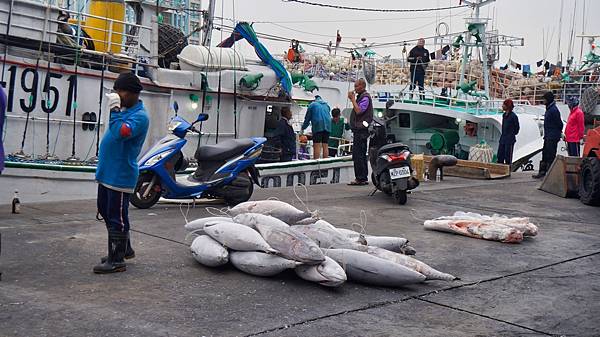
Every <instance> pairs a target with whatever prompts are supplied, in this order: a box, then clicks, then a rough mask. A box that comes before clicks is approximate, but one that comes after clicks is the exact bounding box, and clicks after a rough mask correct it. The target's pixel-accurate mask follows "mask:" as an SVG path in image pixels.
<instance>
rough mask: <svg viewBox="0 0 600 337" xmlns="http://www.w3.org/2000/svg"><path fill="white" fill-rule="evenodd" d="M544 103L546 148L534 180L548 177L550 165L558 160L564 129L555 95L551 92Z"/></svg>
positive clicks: (547, 93) (543, 150)
mask: <svg viewBox="0 0 600 337" xmlns="http://www.w3.org/2000/svg"><path fill="white" fill-rule="evenodd" d="M544 103H545V104H546V112H545V113H544V148H543V149H542V161H541V162H540V170H539V171H538V173H537V174H536V175H534V176H533V178H534V179H540V178H543V177H544V176H546V172H547V171H548V169H549V168H550V165H552V162H554V158H556V148H557V146H558V141H559V140H560V137H561V135H562V129H563V122H562V119H561V117H560V111H559V110H558V108H557V107H556V102H555V101H554V94H553V93H552V92H551V91H548V92H546V93H545V94H544Z"/></svg>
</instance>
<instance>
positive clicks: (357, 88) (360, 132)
mask: <svg viewBox="0 0 600 337" xmlns="http://www.w3.org/2000/svg"><path fill="white" fill-rule="evenodd" d="M357 95H358V96H357ZM348 99H350V102H351V103H352V113H351V114H350V129H351V130H352V134H353V137H354V138H353V143H352V161H353V162H354V175H355V177H356V179H354V181H352V182H351V183H350V184H349V185H368V184H369V183H368V180H367V175H368V174H369V166H368V165H369V164H368V162H367V140H368V139H369V126H371V124H372V123H373V100H372V99H371V96H370V95H369V93H368V92H367V82H366V81H365V79H364V78H359V79H358V80H356V82H355V83H354V91H350V92H349V93H348Z"/></svg>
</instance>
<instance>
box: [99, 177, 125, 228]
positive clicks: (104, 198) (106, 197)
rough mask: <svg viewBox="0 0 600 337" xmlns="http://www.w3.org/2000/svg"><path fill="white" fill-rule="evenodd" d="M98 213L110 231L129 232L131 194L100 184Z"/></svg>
mask: <svg viewBox="0 0 600 337" xmlns="http://www.w3.org/2000/svg"><path fill="white" fill-rule="evenodd" d="M97 203H98V212H99V213H100V215H101V216H102V218H103V219H104V222H105V223H106V228H107V229H108V230H109V231H115V232H124V233H127V232H129V193H125V192H118V191H115V190H111V189H110V188H108V187H106V186H104V185H102V184H98V199H97Z"/></svg>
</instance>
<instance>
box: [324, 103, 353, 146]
mask: <svg viewBox="0 0 600 337" xmlns="http://www.w3.org/2000/svg"><path fill="white" fill-rule="evenodd" d="M341 116H342V112H341V111H340V109H339V108H333V110H331V134H330V135H329V136H330V137H329V144H328V145H329V156H330V157H335V156H336V155H337V154H338V153H337V151H338V147H339V146H340V139H341V138H342V137H343V136H344V130H350V126H349V125H348V124H346V121H345V120H344V117H341Z"/></svg>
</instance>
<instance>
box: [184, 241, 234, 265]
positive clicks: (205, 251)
mask: <svg viewBox="0 0 600 337" xmlns="http://www.w3.org/2000/svg"><path fill="white" fill-rule="evenodd" d="M190 250H191V251H192V256H193V257H194V259H196V261H198V262H199V263H200V264H202V265H205V266H207V267H217V266H222V265H224V264H226V263H227V262H228V261H229V253H228V252H227V249H225V247H223V245H221V244H220V243H219V242H217V241H215V240H214V239H213V238H211V237H210V236H208V235H200V236H198V237H197V238H195V239H194V241H192V245H191V246H190Z"/></svg>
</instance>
